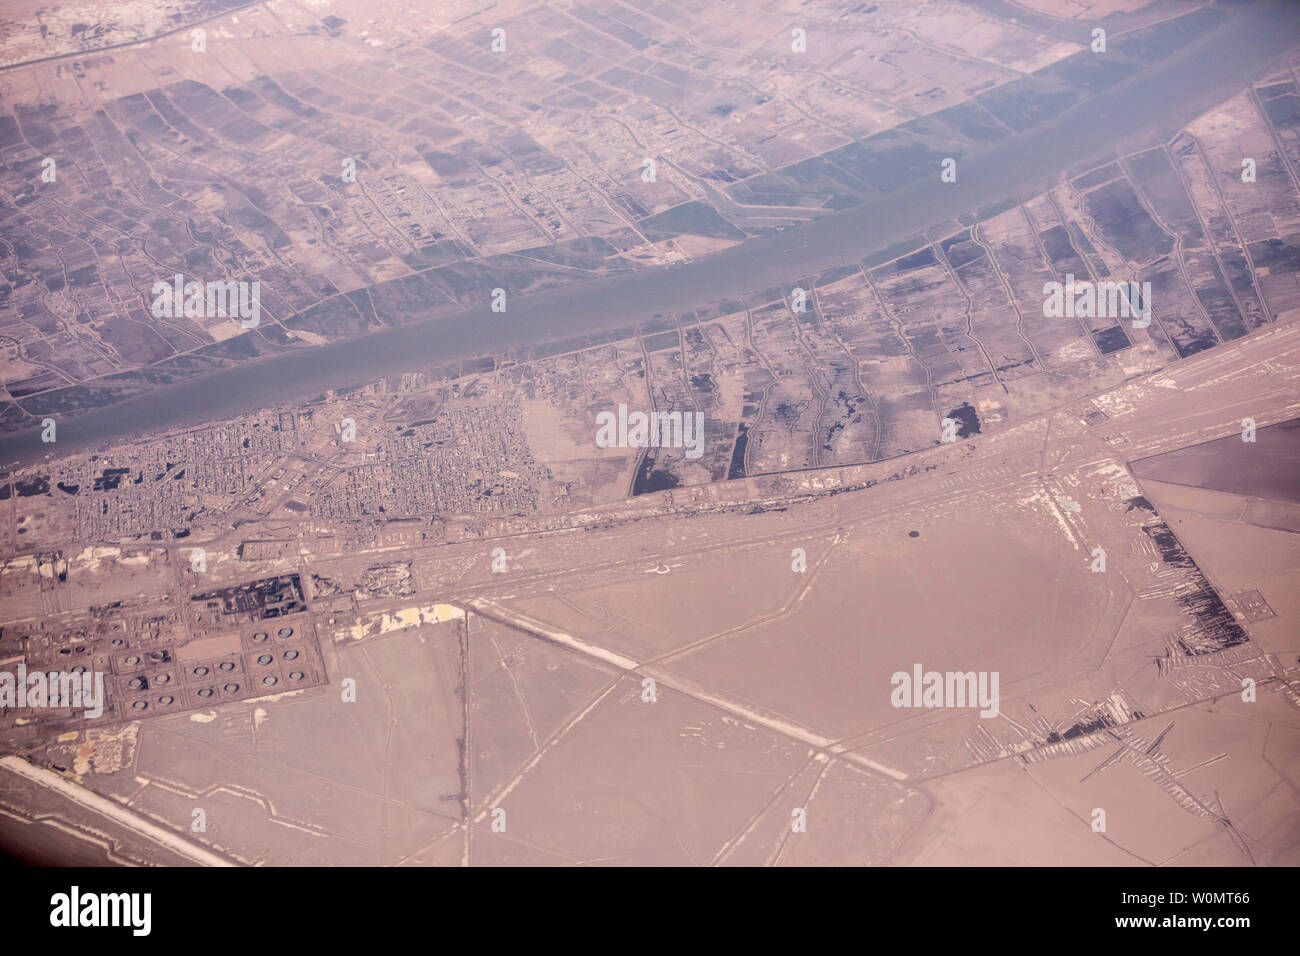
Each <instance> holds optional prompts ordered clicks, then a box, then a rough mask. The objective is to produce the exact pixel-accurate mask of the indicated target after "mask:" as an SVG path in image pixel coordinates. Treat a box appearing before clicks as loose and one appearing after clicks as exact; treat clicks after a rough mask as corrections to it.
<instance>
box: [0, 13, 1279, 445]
mask: <svg viewBox="0 0 1300 956" xmlns="http://www.w3.org/2000/svg"><path fill="white" fill-rule="evenodd" d="M1224 10H1225V11H1226V12H1227V16H1226V17H1225V19H1224V21H1223V22H1222V23H1221V24H1220V25H1219V26H1218V27H1215V28H1214V29H1211V30H1209V31H1207V32H1205V33H1204V34H1202V35H1201V36H1200V37H1198V38H1196V39H1195V40H1193V41H1192V42H1190V43H1188V44H1187V45H1185V46H1184V47H1183V48H1182V49H1180V50H1178V51H1177V52H1175V53H1173V54H1172V55H1170V56H1168V57H1166V58H1164V59H1162V60H1160V61H1158V62H1156V63H1154V64H1151V65H1149V66H1148V67H1146V68H1145V69H1143V70H1141V71H1139V72H1137V73H1136V74H1134V75H1133V76H1131V77H1129V78H1128V79H1126V80H1125V81H1124V82H1122V83H1119V84H1117V85H1115V86H1113V87H1111V88H1110V89H1108V90H1107V91H1105V92H1103V93H1101V94H1098V95H1096V96H1094V97H1092V98H1091V99H1089V100H1087V101H1085V102H1083V103H1080V104H1078V105H1076V106H1074V107H1072V108H1071V109H1069V110H1066V111H1064V112H1062V113H1061V114H1059V115H1057V116H1055V117H1050V118H1048V119H1046V120H1044V121H1043V122H1042V123H1040V124H1039V125H1038V126H1036V127H1034V128H1032V129H1030V130H1029V131H1027V132H1025V133H1021V134H1018V135H1016V136H1012V137H1009V138H1007V139H1004V140H1001V141H999V142H997V143H995V144H993V145H991V146H989V147H988V148H986V149H984V150H983V151H981V152H976V153H972V154H970V155H969V156H967V157H963V158H962V161H961V165H960V168H959V170H958V177H957V178H958V181H957V182H956V183H948V184H941V183H940V182H939V176H938V170H936V171H935V174H934V175H933V176H932V177H927V178H926V179H924V180H923V181H918V182H914V183H911V184H910V185H908V186H905V187H903V188H901V189H899V190H897V191H895V192H892V193H888V194H885V195H882V196H879V197H877V198H874V199H872V200H870V201H868V202H867V203H866V204H865V205H862V206H859V207H857V208H855V209H851V210H846V211H844V212H840V213H835V214H833V215H828V216H825V217H822V218H820V219H818V220H816V221H813V222H810V223H807V224H805V225H801V226H798V227H796V228H792V229H789V230H786V231H785V232H782V233H780V234H777V235H773V236H766V237H762V238H758V239H752V240H749V241H747V242H745V243H743V244H742V245H740V246H736V247H733V248H731V249H728V250H725V251H723V252H720V253H716V254H714V255H711V256H707V257H704V258H701V259H698V260H696V261H694V262H690V263H686V264H683V265H676V266H668V267H664V268H658V269H650V270H646V271H644V272H640V273H637V274H635V275H629V276H619V277H614V278H607V279H598V280H594V281H589V282H586V283H583V284H580V285H576V286H571V287H568V288H564V289H559V290H555V291H551V292H544V293H539V294H536V295H530V296H515V297H511V298H510V301H509V310H508V312H506V313H504V314H499V313H492V312H491V311H490V310H489V308H488V304H487V301H486V299H485V302H484V305H483V306H482V307H481V308H476V309H471V310H468V311H465V312H459V313H455V314H451V315H444V316H439V317H437V318H434V319H428V320H424V321H417V322H414V323H412V324H410V325H407V326H402V327H400V328H393V329H385V330H383V331H380V332H376V333H373V334H370V335H367V336H363V337H361V338H357V339H351V340H348V341H342V342H335V343H331V344H329V345H324V346H318V347H316V348H312V349H304V350H301V351H297V352H291V353H287V354H282V355H276V356H273V357H270V358H266V359H262V360H259V361H256V362H250V363H247V364H244V365H240V366H236V367H233V368H228V369H222V370H219V371H216V372H211V373H208V374H205V375H202V376H198V377H195V378H192V379H188V380H186V381H184V382H179V383H176V384H174V385H169V386H166V387H164V388H160V389H157V390H155V391H152V392H149V393H146V394H143V395H139V396H136V397H134V398H131V399H128V400H126V401H123V402H119V403H117V404H115V405H111V406H106V407H103V408H98V409H95V410H93V411H90V412H87V413H85V414H84V415H81V416H78V417H76V418H71V419H67V420H63V421H60V422H59V425H58V442H57V451H58V452H59V453H60V454H66V453H69V452H72V451H76V450H80V449H83V448H87V447H91V446H101V445H108V444H112V443H117V442H121V441H123V440H126V439H129V438H130V437H131V436H132V435H135V434H139V433H142V432H147V431H153V430H157V429H164V428H174V427H181V426H185V425H192V424H197V423H199V422H204V421H211V420H215V419H220V418H231V417H235V416H237V415H239V414H241V413H244V412H247V411H250V410H252V409H255V408H262V407H267V406H271V405H276V404H279V403H283V402H290V401H300V400H305V399H309V398H311V397H313V396H315V395H318V394H320V393H322V392H323V391H325V390H328V389H331V388H342V387H346V386H350V385H359V384H363V383H366V382H372V381H375V380H377V379H379V378H382V377H383V376H385V375H392V374H398V373H402V372H410V371H417V370H419V369H421V368H427V367H430V366H433V365H435V364H438V363H441V362H445V361H448V360H452V359H457V358H468V357H473V356H476V355H485V354H493V353H497V352H500V351H503V350H508V349H519V348H523V347H528V346H532V345H536V344H540V343H543V342H546V341H551V340H555V339H564V338H569V337H572V336H575V335H582V334H587V333H591V332H597V331H603V330H610V329H618V328H623V327H628V326H632V325H634V324H636V323H640V322H644V321H647V320H649V319H652V318H654V317H655V316H658V315H667V314H670V313H673V312H679V311H686V310H690V309H694V308H698V307H699V306H700V305H702V304H704V303H708V302H715V301H718V300H720V299H723V298H728V297H739V296H743V295H747V294H752V293H754V292H756V291H758V290H762V289H766V288H772V287H781V286H784V285H785V284H787V283H790V284H794V283H796V282H797V281H799V280H800V279H801V278H803V277H807V276H810V275H814V274H816V273H818V272H821V271H824V270H826V269H828V268H831V267H834V266H838V265H844V264H847V263H852V262H858V261H860V260H862V259H863V258H865V257H866V256H869V255H871V254H872V253H874V252H877V251H879V250H881V249H885V248H888V247H890V246H892V245H893V244H895V243H898V242H901V241H903V240H906V239H908V238H910V237H913V236H916V235H918V234H919V233H921V232H922V231H923V230H927V229H931V228H934V227H935V226H936V225H937V224H943V223H952V222H953V221H954V220H956V219H957V217H959V216H961V215H963V214H966V213H970V212H972V211H975V210H978V209H984V208H988V207H990V206H992V205H993V204H995V203H998V202H1001V201H1003V200H1006V199H1009V198H1015V199H1020V200H1024V199H1027V198H1029V197H1031V196H1033V195H1035V194H1037V193H1040V192H1042V191H1043V190H1044V189H1045V188H1046V187H1049V186H1051V185H1052V184H1053V183H1055V182H1056V181H1058V180H1059V178H1060V177H1061V176H1062V175H1063V174H1065V173H1066V172H1067V171H1070V170H1079V169H1081V168H1083V167H1085V166H1086V165H1088V164H1089V162H1090V161H1095V160H1096V159H1098V158H1101V157H1105V156H1109V155H1113V154H1114V153H1116V152H1117V151H1119V152H1126V151H1131V150H1133V149H1136V148H1139V147H1142V146H1146V145H1151V144H1153V143H1155V142H1158V141H1160V140H1163V139H1167V138H1169V137H1170V136H1172V135H1173V134H1174V133H1175V132H1176V131H1177V130H1178V129H1179V128H1181V127H1182V126H1183V125H1184V124H1185V123H1186V122H1188V121H1189V120H1191V119H1192V118H1193V117H1195V116H1196V115H1198V114H1199V113H1201V112H1204V111H1205V110H1207V109H1209V108H1210V107H1212V106H1213V105H1215V104H1216V103H1219V102H1222V101H1223V100H1224V99H1226V98H1228V97H1229V96H1231V95H1232V94H1233V93H1234V92H1236V91H1238V90H1240V89H1242V88H1244V87H1245V86H1246V85H1247V84H1248V83H1250V82H1253V81H1254V80H1257V79H1258V78H1260V77H1261V76H1262V75H1264V74H1265V73H1266V72H1267V70H1268V68H1269V63H1270V62H1271V61H1273V60H1275V59H1276V58H1277V57H1279V56H1280V55H1282V54H1283V53H1285V52H1286V51H1287V50H1288V49H1289V48H1290V47H1292V46H1293V45H1295V44H1296V43H1297V42H1298V41H1300V4H1295V3H1289V2H1282V0H1270V2H1256V3H1254V4H1252V5H1250V6H1244V7H1226V8H1224ZM53 450H54V446H51V445H47V444H42V443H41V441H40V430H39V429H32V430H30V431H27V432H17V433H13V434H10V435H7V436H4V437H3V438H0V462H5V463H14V462H19V463H23V464H26V463H31V462H33V461H36V460H39V459H40V458H41V457H43V456H45V455H46V454H48V453H50V452H51V451H53Z"/></svg>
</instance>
